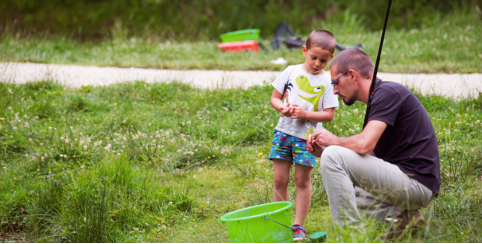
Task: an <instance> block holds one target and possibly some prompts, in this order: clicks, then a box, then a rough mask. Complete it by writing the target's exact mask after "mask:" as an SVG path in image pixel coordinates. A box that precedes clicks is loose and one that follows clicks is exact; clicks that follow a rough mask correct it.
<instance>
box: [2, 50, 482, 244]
mask: <svg viewBox="0 0 482 244" xmlns="http://www.w3.org/2000/svg"><path fill="white" fill-rule="evenodd" d="M246 55H255V54H246ZM271 92H272V88H271V86H269V85H265V86H255V87H250V88H248V89H237V88H233V89H216V90H203V89H196V88H193V87H190V86H189V85H186V84H183V83H177V82H174V83H169V84H161V83H155V84H148V83H144V82H140V81H139V82H133V83H123V84H117V85H112V86H106V87H90V86H89V87H81V88H75V89H74V88H66V87H63V86H60V85H58V84H57V83H55V82H52V81H41V82H34V83H27V84H23V85H15V84H9V83H0V95H1V96H0V103H1V107H2V108H3V109H2V110H0V117H1V118H0V157H1V158H2V159H1V161H0V166H1V168H0V199H2V201H0V240H1V241H5V242H8V241H24V242H25V241H35V242H229V237H228V234H227V232H226V229H225V227H224V225H223V224H222V223H221V222H220V221H219V218H220V217H221V216H222V215H224V214H226V213H229V212H231V211H234V210H238V209H241V208H244V207H248V206H253V205H256V204H261V203H266V202H270V201H271V199H272V194H271V191H272V179H273V172H272V168H271V163H270V161H269V160H268V159H267V155H268V153H269V150H270V141H271V133H272V129H273V127H274V125H275V124H276V123H277V119H278V116H279V115H278V114H277V113H276V112H275V111H274V110H273V109H272V108H271V105H270V104H269V97H270V94H271ZM417 96H418V98H419V99H420V100H421V102H422V104H423V105H424V107H425V108H426V109H427V111H428V113H429V115H430V117H431V118H432V123H433V125H434V128H435V130H436V133H437V137H438V141H439V150H440V158H441V178H442V188H441V194H440V196H439V197H438V198H436V199H435V201H434V202H433V203H432V205H431V206H430V207H429V208H428V209H424V210H423V211H422V214H423V215H424V216H425V217H426V218H427V219H428V220H429V225H428V227H427V228H425V229H424V230H423V231H422V232H421V233H419V234H417V235H416V236H411V237H409V238H408V239H406V240H405V241H408V242H418V241H423V242H481V241H482V234H481V233H482V220H481V219H480V218H479V216H480V215H481V214H482V208H481V207H480V206H482V205H481V204H482V192H481V191H480V188H481V187H482V163H481V162H482V156H481V155H482V148H481V146H480V141H481V139H482V135H481V131H482V130H481V128H482V122H481V120H482V96H479V97H478V98H477V99H467V100H460V101H453V100H449V99H446V98H443V97H438V96H421V95H420V94H417ZM363 111H365V106H364V105H362V104H360V103H357V104H355V105H354V106H353V107H347V106H343V105H342V106H341V107H340V109H339V110H337V111H336V113H335V114H336V115H335V119H334V121H333V122H331V123H326V124H325V127H326V128H328V129H329V130H330V131H333V132H334V133H335V134H337V135H340V136H349V135H352V134H355V133H358V132H360V130H361V125H362V121H363V116H364V113H363ZM312 184H313V200H312V205H311V209H310V212H309V215H308V218H307V220H306V227H307V229H308V234H310V233H313V232H315V231H320V230H323V231H326V232H327V234H328V241H329V242H347V241H354V240H352V239H346V237H344V236H341V235H338V234H337V232H335V231H334V229H333V222H332V220H331V216H330V213H329V208H328V204H327V198H326V194H325V192H324V190H323V186H322V183H321V174H320V172H319V170H318V169H317V170H314V171H313V181H312ZM289 189H290V200H291V201H293V202H294V199H295V196H296V193H295V192H294V189H295V187H294V183H293V182H291V183H290V187H289ZM292 213H293V214H294V209H293V211H292ZM366 226H367V230H368V232H369V233H370V234H369V235H368V236H365V237H360V238H362V239H358V240H355V241H365V242H379V241H380V235H381V234H383V233H386V232H388V230H389V228H390V227H389V226H388V225H385V224H382V223H378V222H376V221H374V220H372V219H369V218H366Z"/></svg>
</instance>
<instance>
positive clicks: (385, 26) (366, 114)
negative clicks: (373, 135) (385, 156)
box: [363, 0, 392, 128]
mask: <svg viewBox="0 0 482 244" xmlns="http://www.w3.org/2000/svg"><path fill="white" fill-rule="evenodd" d="M391 6H392V0H390V1H389V2H388V9H387V15H386V16H385V24H384V25H383V32H382V39H381V40H380V47H379V48H378V56H377V62H376V63H375V69H374V72H373V79H372V84H371V85H370V92H369V93H368V103H367V110H366V112H365V121H364V122H363V128H365V126H366V125H367V123H368V113H369V112H370V107H371V105H372V98H373V93H374V90H375V81H376V79H377V73H378V64H379V63H380V56H381V55H382V47H383V39H384V38H385V31H386V29H387V23H388V15H389V14H390V7H391Z"/></svg>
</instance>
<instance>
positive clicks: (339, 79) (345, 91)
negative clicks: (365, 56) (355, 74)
mask: <svg viewBox="0 0 482 244" xmlns="http://www.w3.org/2000/svg"><path fill="white" fill-rule="evenodd" d="M351 71H352V70H346V71H343V73H338V72H337V71H336V66H333V67H331V69H330V74H331V81H332V83H333V84H332V85H333V93H334V94H335V95H338V96H339V97H340V98H341V99H342V100H343V102H344V103H345V104H346V105H348V106H351V105H353V104H354V103H355V97H354V96H355V92H354V91H355V87H354V84H353V83H352V82H351V81H350V77H351V76H350V72H351Z"/></svg>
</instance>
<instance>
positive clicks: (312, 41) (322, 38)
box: [306, 29, 336, 54]
mask: <svg viewBox="0 0 482 244" xmlns="http://www.w3.org/2000/svg"><path fill="white" fill-rule="evenodd" d="M335 46H336V40H335V36H334V35H333V33H331V32H329V31H327V30H321V29H316V30H314V31H312V32H311V34H310V36H308V40H306V49H310V48H311V47H321V48H323V49H325V50H328V51H330V52H331V54H333V53H334V52H335Z"/></svg>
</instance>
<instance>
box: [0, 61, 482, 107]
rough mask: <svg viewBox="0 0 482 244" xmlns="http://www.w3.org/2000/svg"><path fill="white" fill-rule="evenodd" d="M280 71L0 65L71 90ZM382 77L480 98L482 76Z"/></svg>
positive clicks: (6, 76)
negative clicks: (72, 88) (84, 87)
mask: <svg viewBox="0 0 482 244" xmlns="http://www.w3.org/2000/svg"><path fill="white" fill-rule="evenodd" d="M279 74H280V72H279V71H223V70H163V69H149V68H147V69H145V68H118V67H96V66H78V65H58V64H35V63H0V82H11V83H25V82H30V81H38V80H55V81H58V82H59V83H61V84H63V85H65V86H69V87H81V86H87V85H93V86H97V85H111V84H115V83H119V82H126V81H136V80H139V81H145V82H150V83H152V82H171V81H174V80H175V81H180V82H185V83H189V84H191V85H193V86H195V87H200V88H208V89H215V88H233V87H242V88H247V87H249V86H254V85H262V84H264V83H265V82H268V83H271V82H272V81H273V80H274V79H275V78H276V77H277V76H278V75H279ZM378 77H380V78H381V79H383V80H389V81H395V82H398V83H402V84H404V85H405V86H408V87H413V88H415V89H416V90H419V91H421V92H422V93H423V94H439V95H443V96H446V97H452V98H464V97H467V96H471V97H477V96H478V94H479V92H482V74H411V73H383V72H379V73H378Z"/></svg>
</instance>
